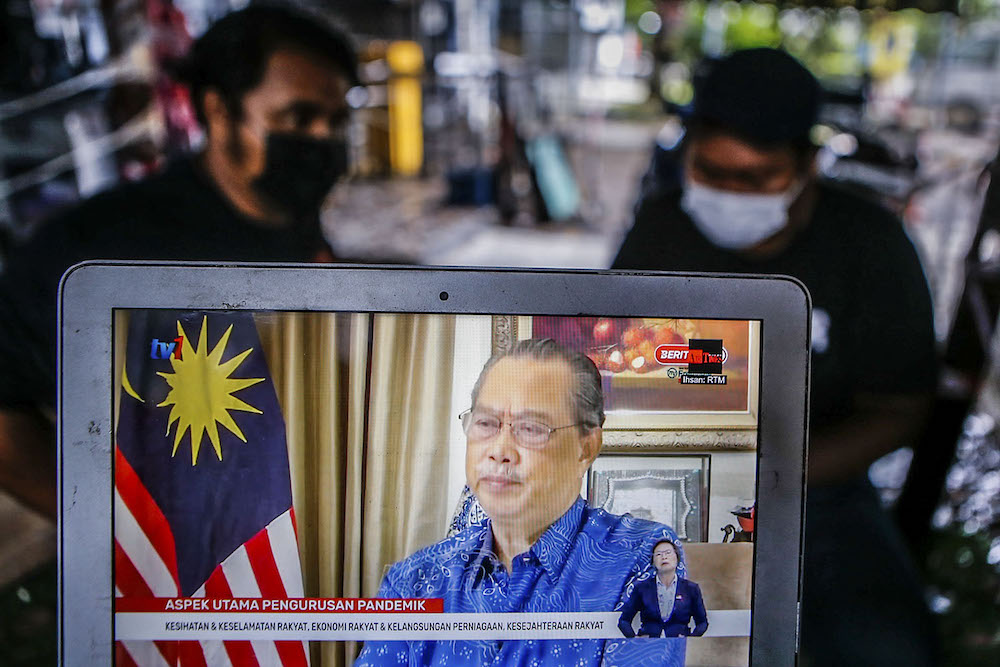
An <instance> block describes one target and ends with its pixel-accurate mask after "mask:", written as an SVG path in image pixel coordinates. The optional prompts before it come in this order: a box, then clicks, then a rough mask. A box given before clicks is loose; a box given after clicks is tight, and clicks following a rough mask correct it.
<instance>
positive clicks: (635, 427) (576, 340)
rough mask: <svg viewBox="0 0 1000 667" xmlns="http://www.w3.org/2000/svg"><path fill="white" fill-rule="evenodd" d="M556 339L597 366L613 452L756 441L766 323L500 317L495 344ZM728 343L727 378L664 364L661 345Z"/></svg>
mask: <svg viewBox="0 0 1000 667" xmlns="http://www.w3.org/2000/svg"><path fill="white" fill-rule="evenodd" d="M532 337H541V338H552V339H554V340H556V341H558V342H559V343H561V344H563V345H565V346H567V347H569V348H571V349H574V350H577V351H580V352H583V353H584V354H586V355H587V356H589V357H590V358H591V359H592V360H593V361H594V363H595V365H597V367H598V370H599V371H600V373H601V384H602V389H603V391H604V399H605V413H606V421H605V424H604V443H605V449H606V450H607V451H621V452H628V451H664V450H674V451H676V450H690V451H701V450H705V449H715V450H747V449H754V448H755V447H756V444H757V443H756V433H757V409H758V400H759V398H758V397H759V391H760V388H759V381H758V377H759V365H760V326H759V323H758V322H747V321H734V320H685V319H655V318H596V317H560V316H494V318H493V324H492V341H491V343H492V348H493V351H494V352H497V351H500V350H504V349H509V348H510V347H511V346H513V345H514V344H515V343H516V342H517V341H518V340H524V339H528V338H532ZM699 340H712V341H721V344H722V348H723V350H724V356H725V361H724V362H723V364H722V369H721V370H722V372H721V373H718V374H716V379H717V380H721V382H722V383H721V384H702V385H692V384H686V383H685V382H684V381H683V379H682V377H681V376H683V375H685V374H686V373H687V370H688V366H687V364H686V363H683V362H682V361H681V360H677V361H676V362H670V363H660V362H659V361H657V360H656V358H655V357H656V351H657V349H659V348H660V347H661V346H667V347H668V348H672V349H676V350H679V351H683V349H684V348H687V347H689V346H690V344H691V342H692V341H699Z"/></svg>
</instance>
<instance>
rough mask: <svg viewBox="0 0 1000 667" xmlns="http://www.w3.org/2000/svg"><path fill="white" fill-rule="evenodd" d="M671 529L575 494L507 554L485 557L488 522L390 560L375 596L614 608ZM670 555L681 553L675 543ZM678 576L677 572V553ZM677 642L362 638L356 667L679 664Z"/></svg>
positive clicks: (553, 608)
mask: <svg viewBox="0 0 1000 667" xmlns="http://www.w3.org/2000/svg"><path fill="white" fill-rule="evenodd" d="M663 539H667V540H670V541H671V542H673V543H675V544H678V545H679V540H678V538H677V534H676V533H674V531H673V529H671V528H669V527H668V526H665V525H663V524H661V523H655V522H653V521H646V520H644V519H636V518H634V517H632V516H630V515H628V514H626V515H624V516H617V515H615V514H610V513H608V512H605V511H604V510H602V509H595V508H592V507H589V506H588V505H587V504H586V503H585V502H584V500H583V499H582V498H577V500H576V502H575V503H573V505H572V506H571V507H570V508H569V510H568V511H567V512H566V513H565V514H564V515H563V516H562V517H560V518H559V519H558V520H557V521H556V522H555V523H553V524H552V525H551V526H549V528H548V530H546V531H545V533H543V534H542V536H541V537H540V538H539V539H538V541H537V542H535V543H534V544H533V545H532V546H531V548H530V549H529V550H528V551H527V552H525V553H523V554H520V555H518V556H516V557H515V558H514V559H513V563H512V565H511V571H510V572H507V571H506V568H505V567H504V566H503V565H502V564H501V562H500V561H499V559H498V558H497V557H496V555H495V554H494V553H493V549H492V546H493V532H492V530H491V528H490V522H489V519H486V520H485V521H483V522H481V523H478V524H475V525H472V526H470V527H468V528H466V529H465V530H463V531H461V532H460V533H458V534H457V535H454V536H452V537H449V538H448V539H446V540H443V541H441V542H438V543H437V544H434V545H432V546H429V547H426V548H424V549H421V550H420V551H418V552H416V553H415V554H413V555H412V556H410V557H409V558H407V559H406V560H404V561H402V562H399V563H396V564H395V565H393V566H392V567H391V568H390V569H389V572H388V573H387V574H386V576H385V579H383V581H382V586H381V588H380V589H379V592H378V596H379V597H383V598H442V599H443V600H444V611H445V612H449V613H493V614H495V613H505V612H536V613H546V612H590V611H603V612H609V611H618V610H620V609H621V607H622V606H623V605H624V603H625V601H626V600H627V599H628V598H629V597H630V596H631V594H632V589H633V588H634V586H635V584H636V583H638V582H640V581H643V580H645V579H648V578H649V577H651V576H654V575H655V570H653V568H652V565H651V564H650V554H652V552H653V546H654V545H655V544H656V543H657V542H659V541H660V540H663ZM678 551H681V550H680V548H679V546H678ZM679 556H680V563H679V564H678V566H677V575H678V576H680V577H683V576H684V574H685V567H684V555H683V553H681V554H679ZM684 642H685V639H684V638H672V639H624V638H622V639H620V640H610V639H609V640H604V639H560V640H551V639H550V640H519V641H491V640H490V641H487V640H482V641H464V640H463V641H458V640H441V641H385V642H379V641H369V642H366V643H365V647H364V650H362V652H361V655H360V656H359V657H358V660H357V662H356V663H355V664H356V665H529V666H542V665H559V666H562V665H579V666H581V667H585V666H588V665H595V666H596V665H645V664H649V665H663V666H665V667H680V666H681V665H683V664H684V650H685V643H684Z"/></svg>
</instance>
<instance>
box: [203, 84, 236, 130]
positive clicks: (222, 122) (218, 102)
mask: <svg viewBox="0 0 1000 667" xmlns="http://www.w3.org/2000/svg"><path fill="white" fill-rule="evenodd" d="M202 109H204V110H205V125H206V126H207V127H206V128H205V129H206V130H207V131H208V134H209V135H212V136H217V137H219V136H223V133H224V131H225V128H227V127H228V126H229V124H230V113H229V108H228V107H227V106H226V103H225V102H224V101H223V100H222V96H221V95H220V94H219V91H217V90H215V89H212V88H210V89H208V90H206V91H205V93H204V95H203V96H202Z"/></svg>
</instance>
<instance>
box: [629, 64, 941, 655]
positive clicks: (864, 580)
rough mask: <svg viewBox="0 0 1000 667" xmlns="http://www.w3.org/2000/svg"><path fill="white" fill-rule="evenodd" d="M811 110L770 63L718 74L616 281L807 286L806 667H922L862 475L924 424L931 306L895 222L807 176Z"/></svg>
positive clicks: (900, 552)
mask: <svg viewBox="0 0 1000 667" xmlns="http://www.w3.org/2000/svg"><path fill="white" fill-rule="evenodd" d="M819 104H820V88H819V84H818V82H817V81H816V79H814V78H813V76H812V75H811V74H810V73H809V72H808V71H807V70H806V69H805V68H804V67H803V66H802V65H800V64H799V63H798V62H797V61H796V60H794V59H793V58H792V57H791V56H789V55H788V54H786V53H784V52H782V51H776V50H773V49H753V50H749V51H741V52H737V53H734V54H732V55H730V56H728V57H727V58H725V59H723V60H722V61H720V62H719V63H717V64H716V65H715V66H714V68H713V69H712V70H711V71H710V73H709V74H708V75H707V76H706V78H705V79H704V81H703V82H702V84H701V85H700V86H699V89H698V90H697V91H696V93H695V102H694V114H693V117H692V118H690V119H689V120H688V122H687V136H686V138H685V148H684V154H683V168H684V178H685V181H684V187H683V189H682V190H680V191H676V190H675V191H665V192H660V193H655V194H653V195H652V196H650V197H649V198H647V199H646V200H645V201H643V202H641V204H640V206H639V208H638V210H637V213H636V220H635V225H634V227H633V228H632V230H631V232H629V234H628V237H627V238H626V239H625V242H624V244H623V245H622V247H621V249H620V250H619V252H618V257H617V259H615V262H614V268H620V269H660V270H677V271H715V272H723V273H771V274H785V275H790V276H794V277H796V278H798V279H799V280H801V281H802V282H803V283H805V285H806V287H808V288H809V292H810V294H811V295H812V304H813V319H812V384H811V386H810V400H811V404H810V443H809V462H808V491H807V493H806V497H807V505H806V531H805V550H804V561H803V593H802V596H803V597H802V622H801V626H802V653H803V664H804V665H811V666H815V665H849V664H859V665H883V666H886V667H890V666H893V665H901V666H902V665H906V666H907V667H916V666H918V665H927V664H930V663H931V662H932V657H931V655H932V645H933V636H934V630H933V628H932V625H931V623H930V617H929V613H928V610H927V608H926V605H925V603H924V598H923V595H922V593H921V587H920V583H919V580H918V577H917V576H916V573H915V569H914V567H913V565H912V563H911V562H910V560H909V558H908V554H907V553H906V551H905V548H904V546H903V543H902V541H901V539H900V538H899V535H898V532H897V531H896V529H895V527H894V526H893V524H892V522H891V521H890V520H889V519H888V517H887V516H886V515H885V513H884V512H883V511H882V509H881V507H880V503H879V499H878V497H877V495H876V494H875V492H874V490H873V489H872V487H871V485H870V484H869V483H868V480H867V476H866V473H867V469H868V466H869V465H870V464H871V463H872V462H873V461H874V460H875V459H877V458H879V457H880V456H882V455H884V454H887V453H889V452H891V451H893V450H894V449H897V448H899V447H902V446H904V445H906V444H907V443H908V442H909V441H910V439H911V438H912V437H913V436H914V435H915V433H916V431H917V430H918V429H919V428H920V426H921V416H922V415H923V414H925V408H926V406H927V405H928V402H929V397H930V395H931V393H932V392H933V390H934V381H935V372H934V331H933V326H932V318H931V305H930V297H929V294H928V291H927V284H926V282H925V281H924V276H923V273H922V271H921V267H920V262H919V261H918V258H917V254H916V253H915V252H914V249H913V246H912V245H911V244H910V241H909V240H908V239H907V238H906V235H905V233H904V232H903V228H902V225H901V224H900V222H899V220H898V219H896V218H895V217H894V216H892V215H891V214H890V213H889V212H888V211H885V210H884V209H882V208H880V207H878V206H876V205H874V204H871V203H868V202H866V201H864V200H861V199H859V198H858V197H856V196H853V195H850V194H847V193H845V192H842V191H839V190H837V189H836V188H834V187H833V186H831V185H829V184H824V183H819V182H817V181H816V179H815V178H814V176H815V162H814V158H815V154H816V149H815V148H814V147H813V146H812V144H811V143H810V141H809V133H810V129H811V128H812V126H813V124H814V123H815V122H816V119H817V116H818V112H819ZM789 631H791V629H789Z"/></svg>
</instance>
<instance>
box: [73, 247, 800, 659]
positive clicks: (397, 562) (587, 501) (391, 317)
mask: <svg viewBox="0 0 1000 667" xmlns="http://www.w3.org/2000/svg"><path fill="white" fill-rule="evenodd" d="M809 308H810V306H809V297H808V294H807V292H806V290H805V288H804V287H803V286H802V285H801V284H800V283H798V282H797V281H795V280H794V279H791V278H784V277H775V276H768V277H747V276H720V275H706V274H702V275H697V274H670V273H638V272H629V273H619V272H609V271H549V270H537V271H530V270H528V271H526V270H475V269H452V268H408V267H372V266H347V265H345V266H324V267H317V266H299V265H235V264H203V263H165V262H141V263H137V262H106V261H97V262H87V263H84V264H81V265H79V266H77V267H74V268H73V269H71V270H70V271H69V272H68V273H67V274H66V275H65V276H64V278H63V283H62V287H61V292H60V328H61V332H60V354H59V364H60V366H59V368H60V371H59V372H60V376H59V462H60V470H59V481H60V487H59V493H60V495H59V502H60V508H61V516H60V522H59V572H60V592H59V595H60V620H59V642H60V649H59V650H60V656H61V662H62V663H63V664H67V665H94V664H115V665H165V664H167V665H177V664H179V665H187V664H201V665H230V664H231V665H243V664H266V665H271V664H274V665H305V664H311V665H340V664H366V665H367V664H406V663H413V662H421V663H425V664H487V663H489V664H532V663H535V662H537V663H538V664H565V663H566V662H567V660H571V661H574V662H577V661H579V662H581V663H582V664H676V665H793V664H795V662H796V657H797V643H798V638H797V627H798V621H797V607H798V600H799V591H800V558H801V548H802V547H801V544H802V512H803V509H802V508H803V488H804V487H803V480H804V477H803V472H804V462H805V452H806V446H805V443H806V424H807V421H806V409H807V399H808V358H809V357H808V349H809V346H808V341H809ZM560 421H565V422H567V423H560ZM577 485H578V491H577ZM671 554H672V555H671ZM650 661H652V662H650Z"/></svg>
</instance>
